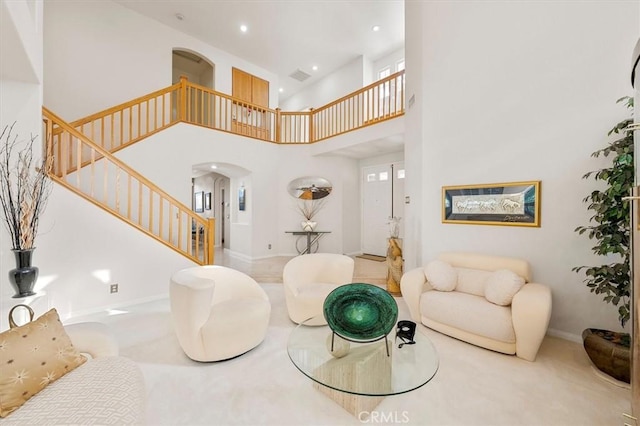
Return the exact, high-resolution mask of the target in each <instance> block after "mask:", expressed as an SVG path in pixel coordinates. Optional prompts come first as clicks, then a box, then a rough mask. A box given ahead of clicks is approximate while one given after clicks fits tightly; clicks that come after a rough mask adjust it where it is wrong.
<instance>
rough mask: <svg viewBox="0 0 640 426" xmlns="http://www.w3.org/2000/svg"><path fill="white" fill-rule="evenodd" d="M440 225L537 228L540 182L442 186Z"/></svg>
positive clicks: (538, 224)
mask: <svg viewBox="0 0 640 426" xmlns="http://www.w3.org/2000/svg"><path fill="white" fill-rule="evenodd" d="M442 222H443V223H462V224H476V225H510V226H533V227H539V226H540V181H530V182H512V183H496V184H481V185H460V186H443V187H442Z"/></svg>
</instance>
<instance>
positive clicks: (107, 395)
mask: <svg viewBox="0 0 640 426" xmlns="http://www.w3.org/2000/svg"><path fill="white" fill-rule="evenodd" d="M64 330H65V332H66V333H67V335H68V336H69V338H70V339H71V342H72V343H73V346H74V347H75V348H76V349H77V350H78V351H79V352H81V353H83V354H86V355H88V357H89V358H90V359H89V360H88V361H87V362H85V363H84V364H82V365H80V366H79V367H78V368H76V369H75V370H73V371H71V372H69V373H67V374H65V375H64V376H62V377H61V378H60V379H58V380H56V381H55V382H53V383H51V384H49V385H48V386H47V387H45V388H44V389H43V390H42V391H40V392H39V393H37V394H36V395H34V396H33V397H31V398H30V399H29V400H28V401H27V402H25V403H24V405H22V406H21V407H20V408H18V409H17V410H16V411H14V412H13V413H11V414H10V415H9V416H7V417H6V418H3V419H1V420H0V423H1V424H2V425H70V424H74V425H89V424H101V425H140V424H145V419H146V413H145V405H146V403H145V401H146V390H145V385H144V378H143V376H142V372H141V371H140V368H139V367H138V365H137V364H136V363H135V362H134V361H132V360H131V359H129V358H125V357H121V356H118V344H117V342H116V340H115V338H114V337H113V335H112V334H111V332H110V331H109V329H108V327H107V326H106V325H104V324H101V323H94V322H86V323H78V324H71V325H65V326H64Z"/></svg>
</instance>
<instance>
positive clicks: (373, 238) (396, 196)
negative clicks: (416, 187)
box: [362, 162, 404, 256]
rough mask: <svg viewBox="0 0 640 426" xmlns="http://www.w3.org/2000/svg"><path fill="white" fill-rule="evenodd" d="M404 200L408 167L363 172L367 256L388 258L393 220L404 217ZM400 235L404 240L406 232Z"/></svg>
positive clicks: (372, 168)
mask: <svg viewBox="0 0 640 426" xmlns="http://www.w3.org/2000/svg"><path fill="white" fill-rule="evenodd" d="M403 200H404V163H402V162H397V163H391V164H380V165H375V166H368V167H363V168H362V252H363V253H366V254H373V255H377V256H386V254H387V239H388V238H389V219H390V218H391V217H392V216H396V217H402V215H403V211H404V203H403ZM400 225H402V222H400ZM401 229H402V227H401ZM400 235H401V236H402V232H401V234H400Z"/></svg>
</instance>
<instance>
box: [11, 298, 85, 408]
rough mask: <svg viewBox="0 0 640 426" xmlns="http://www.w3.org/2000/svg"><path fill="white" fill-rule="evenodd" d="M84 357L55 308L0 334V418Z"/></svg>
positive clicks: (66, 371) (76, 365)
mask: <svg viewBox="0 0 640 426" xmlns="http://www.w3.org/2000/svg"><path fill="white" fill-rule="evenodd" d="M86 360H87V359H86V358H85V357H84V356H82V355H81V354H80V353H79V352H78V351H77V350H76V349H75V348H74V347H73V345H72V343H71V339H70V338H69V336H68V335H67V333H66V332H65V331H64V328H63V327H62V323H61V322H60V317H58V312H57V311H56V310H55V309H51V310H50V311H49V312H47V313H46V314H44V315H42V316H41V317H40V318H38V319H37V320H35V321H32V322H30V323H27V324H24V325H22V326H20V327H15V328H12V329H10V330H7V331H5V332H3V333H1V334H0V417H6V416H7V415H9V414H10V413H11V412H12V411H14V410H16V409H18V408H19V407H20V406H21V405H22V404H24V403H25V402H26V401H27V400H28V399H29V398H31V397H32V396H34V395H35V394H37V393H38V392H40V391H41V390H42V389H44V388H45V387H46V386H47V385H48V384H49V383H52V382H54V381H56V380H57V379H59V378H60V377H62V376H64V375H65V374H67V373H68V372H70V371H72V370H73V369H75V368H76V367H78V366H80V365H82V364H84V363H85V362H86Z"/></svg>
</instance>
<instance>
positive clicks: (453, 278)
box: [424, 260, 458, 291]
mask: <svg viewBox="0 0 640 426" xmlns="http://www.w3.org/2000/svg"><path fill="white" fill-rule="evenodd" d="M424 274H425V276H426V277H427V281H429V284H431V286H432V287H433V288H434V289H436V290H439V291H453V290H454V289H455V288H456V285H457V284H458V272H456V270H455V268H454V267H453V266H451V265H450V264H448V263H447V262H444V261H442V260H432V261H431V262H429V263H427V266H425V267H424Z"/></svg>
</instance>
